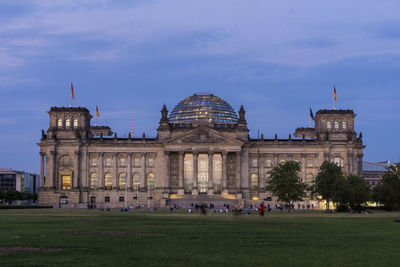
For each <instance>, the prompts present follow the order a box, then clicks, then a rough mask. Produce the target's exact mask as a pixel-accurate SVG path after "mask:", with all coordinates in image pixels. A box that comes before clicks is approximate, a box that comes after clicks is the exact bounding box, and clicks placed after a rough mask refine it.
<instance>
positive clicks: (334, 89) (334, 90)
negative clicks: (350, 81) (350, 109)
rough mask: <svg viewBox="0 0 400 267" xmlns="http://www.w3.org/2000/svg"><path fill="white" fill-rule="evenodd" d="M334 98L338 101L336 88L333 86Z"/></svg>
mask: <svg viewBox="0 0 400 267" xmlns="http://www.w3.org/2000/svg"><path fill="white" fill-rule="evenodd" d="M333 97H334V98H335V101H337V95H336V88H335V86H333Z"/></svg>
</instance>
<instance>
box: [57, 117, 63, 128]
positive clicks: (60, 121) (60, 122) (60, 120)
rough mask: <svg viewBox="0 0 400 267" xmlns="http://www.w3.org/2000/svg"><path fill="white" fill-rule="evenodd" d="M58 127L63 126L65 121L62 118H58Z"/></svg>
mask: <svg viewBox="0 0 400 267" xmlns="http://www.w3.org/2000/svg"><path fill="white" fill-rule="evenodd" d="M57 127H63V121H62V119H58V120H57Z"/></svg>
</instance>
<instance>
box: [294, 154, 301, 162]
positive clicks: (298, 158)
mask: <svg viewBox="0 0 400 267" xmlns="http://www.w3.org/2000/svg"><path fill="white" fill-rule="evenodd" d="M292 160H293V161H296V162H297V163H300V155H294V156H293V158H292Z"/></svg>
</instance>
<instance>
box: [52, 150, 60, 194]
mask: <svg viewBox="0 0 400 267" xmlns="http://www.w3.org/2000/svg"><path fill="white" fill-rule="evenodd" d="M50 155H51V156H50V158H51V176H52V177H51V181H52V184H53V187H54V188H56V189H59V188H60V186H61V181H59V180H60V179H59V177H58V175H57V167H56V163H57V153H56V151H50Z"/></svg>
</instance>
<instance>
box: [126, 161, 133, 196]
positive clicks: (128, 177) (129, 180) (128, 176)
mask: <svg viewBox="0 0 400 267" xmlns="http://www.w3.org/2000/svg"><path fill="white" fill-rule="evenodd" d="M132 185H133V182H132V153H128V173H127V174H126V186H127V188H128V189H132V188H133V186H132Z"/></svg>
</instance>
